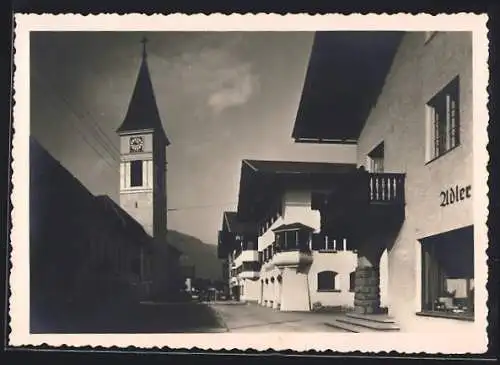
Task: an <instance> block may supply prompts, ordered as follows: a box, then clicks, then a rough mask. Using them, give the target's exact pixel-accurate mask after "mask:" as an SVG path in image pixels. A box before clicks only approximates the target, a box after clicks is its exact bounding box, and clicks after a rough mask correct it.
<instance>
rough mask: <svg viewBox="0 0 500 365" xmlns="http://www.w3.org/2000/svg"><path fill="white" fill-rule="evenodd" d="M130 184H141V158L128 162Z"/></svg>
mask: <svg viewBox="0 0 500 365" xmlns="http://www.w3.org/2000/svg"><path fill="white" fill-rule="evenodd" d="M130 186H132V187H134V186H142V160H135V161H132V162H131V163H130Z"/></svg>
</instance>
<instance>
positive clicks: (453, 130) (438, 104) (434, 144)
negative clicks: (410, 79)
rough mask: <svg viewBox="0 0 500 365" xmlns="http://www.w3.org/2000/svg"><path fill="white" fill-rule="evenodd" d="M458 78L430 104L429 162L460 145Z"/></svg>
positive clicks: (428, 107)
mask: <svg viewBox="0 0 500 365" xmlns="http://www.w3.org/2000/svg"><path fill="white" fill-rule="evenodd" d="M459 89H460V86H459V78H458V76H457V77H456V78H455V79H454V80H453V81H451V82H450V83H449V84H448V85H447V86H445V87H444V88H443V89H442V90H441V91H440V92H438V93H437V94H436V95H435V96H434V97H433V98H432V99H431V100H430V101H429V102H428V103H427V109H428V119H429V121H428V131H429V137H430V138H429V141H428V146H429V148H428V156H427V157H428V160H432V159H435V158H437V157H439V156H442V155H443V154H445V153H446V152H448V151H450V150H452V149H453V148H455V147H457V146H458V145H459V144H460V133H459V131H460V113H459V96H460V92H459Z"/></svg>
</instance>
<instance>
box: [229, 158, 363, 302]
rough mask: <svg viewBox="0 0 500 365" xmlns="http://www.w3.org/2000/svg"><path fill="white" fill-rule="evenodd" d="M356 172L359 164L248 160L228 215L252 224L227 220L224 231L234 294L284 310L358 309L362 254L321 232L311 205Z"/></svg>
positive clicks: (242, 168) (230, 279)
mask: <svg viewBox="0 0 500 365" xmlns="http://www.w3.org/2000/svg"><path fill="white" fill-rule="evenodd" d="M352 170H355V165H352V164H328V163H307V162H290V161H256V160H243V162H242V167H241V178H240V192H239V202H238V212H226V213H225V217H228V216H230V217H231V219H232V220H233V221H235V222H238V224H241V222H247V223H246V226H247V227H248V226H249V225H250V226H251V227H252V229H251V230H248V229H247V230H246V231H245V232H242V230H241V229H240V230H238V229H239V226H238V225H237V224H232V225H227V226H229V227H231V229H227V228H225V226H224V225H223V229H222V230H221V232H220V233H219V238H220V239H219V247H222V249H221V250H220V252H221V256H224V255H227V259H226V260H227V264H228V267H230V268H231V270H230V273H229V278H228V281H229V285H230V287H231V288H232V294H233V297H234V298H235V299H238V300H245V301H253V302H257V303H259V304H260V305H262V306H266V307H269V308H274V309H279V310H282V311H309V310H311V309H313V308H314V307H319V306H323V307H339V308H340V307H344V308H347V307H351V306H352V302H353V299H354V286H353V284H354V270H355V267H356V254H355V252H353V250H352V247H351V243H350V242H349V241H348V240H347V239H346V237H343V236H342V235H341V234H339V235H336V234H334V233H332V234H330V235H325V234H322V233H321V232H320V228H321V215H320V214H319V212H318V211H315V210H313V209H312V205H311V199H312V196H313V193H314V192H322V191H323V190H324V188H325V187H326V186H327V185H328V183H329V181H330V180H331V179H334V178H335V176H337V175H338V174H342V173H344V172H345V171H352ZM226 221H229V220H227V219H226ZM248 222H251V224H250V223H248Z"/></svg>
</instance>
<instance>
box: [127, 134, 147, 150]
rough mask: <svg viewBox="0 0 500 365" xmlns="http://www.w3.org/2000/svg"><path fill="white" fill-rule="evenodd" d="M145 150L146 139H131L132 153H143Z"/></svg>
mask: <svg viewBox="0 0 500 365" xmlns="http://www.w3.org/2000/svg"><path fill="white" fill-rule="evenodd" d="M143 148H144V139H143V138H142V137H131V138H130V152H142V150H143Z"/></svg>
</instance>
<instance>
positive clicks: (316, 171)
mask: <svg viewBox="0 0 500 365" xmlns="http://www.w3.org/2000/svg"><path fill="white" fill-rule="evenodd" d="M354 171H356V165H355V164H349V163H326V162H300V161H265V160H243V161H242V163H241V176H240V187H239V199H238V219H240V220H244V221H256V222H258V221H259V220H261V219H263V218H264V216H263V215H264V214H267V213H269V211H270V210H271V209H272V205H273V204H274V205H278V206H279V205H280V204H281V203H280V199H281V196H282V194H283V193H284V191H285V190H286V189H288V188H297V189H308V190H311V191H312V190H316V189H326V188H328V187H329V186H330V185H331V184H332V181H334V179H336V178H338V176H339V175H345V174H347V173H350V172H354Z"/></svg>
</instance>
